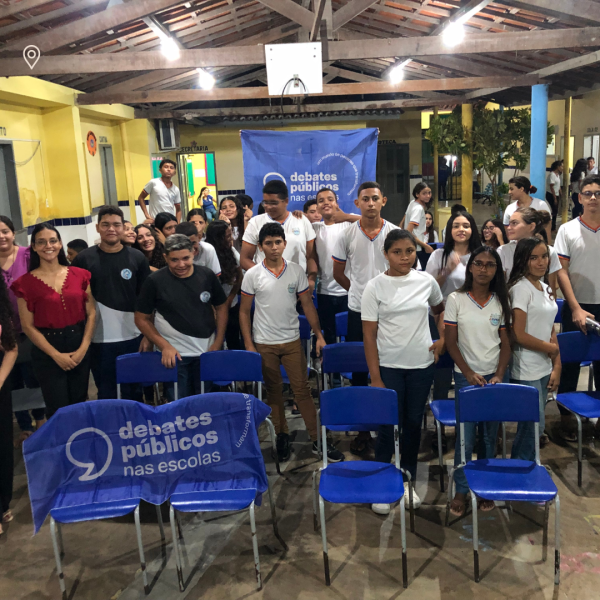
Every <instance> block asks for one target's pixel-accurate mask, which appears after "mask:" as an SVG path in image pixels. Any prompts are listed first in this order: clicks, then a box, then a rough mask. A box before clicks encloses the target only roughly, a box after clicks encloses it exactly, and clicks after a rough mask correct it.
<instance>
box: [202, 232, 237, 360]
mask: <svg viewBox="0 0 600 600" xmlns="http://www.w3.org/2000/svg"><path fill="white" fill-rule="evenodd" d="M206 242H207V243H209V244H211V245H212V246H213V247H214V249H215V250H216V252H217V258H218V259H219V263H220V264H221V275H220V276H219V279H220V280H221V285H222V286H223V290H224V291H225V293H226V294H227V306H228V308H229V320H228V321H227V330H226V332H225V342H226V343H227V348H228V349H229V350H243V349H244V347H243V346H242V341H241V333H240V313H239V311H240V307H239V303H238V294H239V293H240V288H241V286H242V278H243V275H242V269H241V268H240V254H239V252H238V251H237V250H236V249H235V248H234V246H233V236H232V232H231V226H229V225H228V224H227V223H226V222H225V221H213V222H212V223H211V224H210V225H209V226H208V227H207V228H206Z"/></svg>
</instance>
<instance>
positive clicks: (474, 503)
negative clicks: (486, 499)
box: [471, 492, 479, 583]
mask: <svg viewBox="0 0 600 600" xmlns="http://www.w3.org/2000/svg"><path fill="white" fill-rule="evenodd" d="M471 510H472V511H473V575H474V577H475V583H479V527H478V524H477V496H475V494H473V493H472V492H471Z"/></svg>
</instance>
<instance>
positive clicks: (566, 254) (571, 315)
mask: <svg viewBox="0 0 600 600" xmlns="http://www.w3.org/2000/svg"><path fill="white" fill-rule="evenodd" d="M580 190H581V191H580V193H579V202H580V203H581V205H582V207H583V214H582V215H581V216H580V217H578V218H576V219H573V220H572V221H569V222H568V223H564V224H563V225H561V226H560V229H559V230H558V234H557V236H556V241H555V243H554V248H555V250H556V251H557V252H558V257H559V259H560V262H561V264H562V266H563V268H564V269H565V270H566V271H567V272H568V274H569V278H570V281H571V285H572V289H571V290H569V289H568V288H569V286H566V287H563V286H562V285H561V289H562V292H563V294H564V296H565V303H564V304H563V321H562V324H563V325H562V326H563V331H578V330H582V331H583V332H584V333H585V332H586V326H585V320H586V318H591V319H594V320H596V321H600V176H598V175H591V176H589V177H586V178H585V179H584V180H583V181H582V182H581V184H580ZM593 368H594V379H595V382H596V389H600V362H595V363H594V365H593ZM578 380H579V365H578V364H575V363H569V364H565V365H563V368H562V376H561V380H560V387H559V389H558V392H559V394H564V393H566V392H574V391H575V390H576V389H577V382H578ZM597 427H598V426H597ZM572 437H573V436H571V438H569V439H572Z"/></svg>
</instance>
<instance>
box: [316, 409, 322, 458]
mask: <svg viewBox="0 0 600 600" xmlns="http://www.w3.org/2000/svg"><path fill="white" fill-rule="evenodd" d="M317 432H318V434H317V449H318V450H319V456H323V450H322V448H321V409H320V408H319V410H317Z"/></svg>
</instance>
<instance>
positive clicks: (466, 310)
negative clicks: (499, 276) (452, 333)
mask: <svg viewBox="0 0 600 600" xmlns="http://www.w3.org/2000/svg"><path fill="white" fill-rule="evenodd" d="M444 323H445V325H446V327H458V349H459V350H460V353H461V354H462V357H463V358H464V359H465V362H466V363H467V364H468V365H469V367H470V368H471V369H473V371H475V373H477V374H478V375H491V374H492V373H495V372H496V369H497V368H498V360H499V359H500V330H501V329H504V317H503V315H502V305H501V304H500V302H499V301H498V298H497V297H496V294H492V295H491V296H490V298H489V300H488V301H487V302H486V303H485V304H484V305H483V306H481V305H480V304H478V303H477V301H476V300H474V299H473V297H472V296H471V294H470V293H469V292H466V293H462V292H454V293H452V294H450V295H449V296H448V300H446V310H445V312H444ZM454 370H455V371H456V372H458V373H460V369H459V368H458V366H457V365H454Z"/></svg>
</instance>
